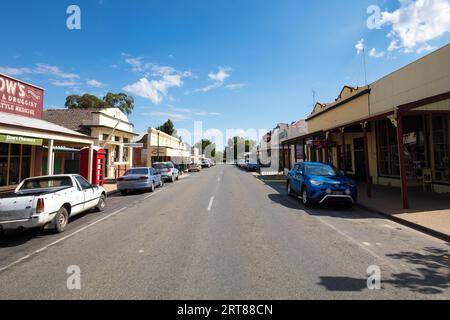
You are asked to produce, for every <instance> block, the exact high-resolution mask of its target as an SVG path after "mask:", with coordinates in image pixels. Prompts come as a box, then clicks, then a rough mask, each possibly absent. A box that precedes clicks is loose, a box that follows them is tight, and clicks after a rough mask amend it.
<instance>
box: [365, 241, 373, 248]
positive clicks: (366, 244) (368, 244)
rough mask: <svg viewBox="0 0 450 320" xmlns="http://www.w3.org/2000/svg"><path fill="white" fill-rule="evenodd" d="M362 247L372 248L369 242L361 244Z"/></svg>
mask: <svg viewBox="0 0 450 320" xmlns="http://www.w3.org/2000/svg"><path fill="white" fill-rule="evenodd" d="M363 245H365V246H367V247H370V246H372V245H371V244H370V243H369V242H363Z"/></svg>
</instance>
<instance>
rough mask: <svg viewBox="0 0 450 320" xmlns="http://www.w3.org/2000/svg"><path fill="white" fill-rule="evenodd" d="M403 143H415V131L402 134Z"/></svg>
mask: <svg viewBox="0 0 450 320" xmlns="http://www.w3.org/2000/svg"><path fill="white" fill-rule="evenodd" d="M403 144H406V145H412V144H417V133H416V132H411V133H406V134H404V135H403Z"/></svg>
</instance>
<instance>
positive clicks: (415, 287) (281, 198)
mask: <svg viewBox="0 0 450 320" xmlns="http://www.w3.org/2000/svg"><path fill="white" fill-rule="evenodd" d="M259 180H261V181H262V182H264V183H265V184H266V185H268V186H270V187H271V188H272V189H273V190H274V191H275V193H272V194H269V196H268V197H269V199H270V200H271V201H273V202H275V203H278V204H280V205H282V206H284V207H286V208H290V209H297V210H302V212H305V213H307V214H309V215H311V216H328V217H335V218H340V219H385V218H384V217H382V216H379V215H377V214H373V213H370V212H365V211H363V210H357V209H348V208H345V207H344V206H339V205H336V204H330V205H324V206H322V205H320V206H319V205H317V206H313V207H311V208H306V207H304V206H303V205H302V204H301V202H300V200H298V199H296V198H295V197H289V196H288V195H287V192H286V182H283V180H282V179H281V177H272V178H270V177H264V178H262V179H261V178H259ZM446 245H447V246H450V244H449V243H446ZM386 257H388V258H390V259H394V260H400V261H401V262H402V264H408V265H409V266H408V267H409V268H408V269H410V270H411V272H403V273H395V274H391V275H390V276H389V279H384V280H383V281H382V283H383V284H390V285H392V286H394V287H396V288H399V289H409V290H411V291H413V292H417V293H421V294H428V295H436V294H441V293H445V292H447V290H448V289H449V288H450V251H448V250H445V249H442V248H436V247H426V248H423V249H422V250H420V249H419V248H417V250H411V251H404V252H398V253H391V254H386ZM320 279H321V282H320V283H319V285H321V286H324V287H325V288H326V289H327V290H330V291H362V290H363V289H365V288H367V284H366V279H356V278H348V277H321V278H320Z"/></svg>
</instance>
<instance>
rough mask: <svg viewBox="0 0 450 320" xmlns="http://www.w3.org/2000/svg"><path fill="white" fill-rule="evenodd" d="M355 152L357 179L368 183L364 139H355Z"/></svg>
mask: <svg viewBox="0 0 450 320" xmlns="http://www.w3.org/2000/svg"><path fill="white" fill-rule="evenodd" d="M353 146H354V150H355V179H356V180H357V181H366V163H365V162H366V161H365V157H364V138H357V139H353Z"/></svg>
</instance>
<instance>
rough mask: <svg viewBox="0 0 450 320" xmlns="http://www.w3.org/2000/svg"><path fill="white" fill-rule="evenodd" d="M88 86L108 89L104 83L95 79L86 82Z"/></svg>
mask: <svg viewBox="0 0 450 320" xmlns="http://www.w3.org/2000/svg"><path fill="white" fill-rule="evenodd" d="M86 84H87V85H88V86H91V87H94V88H104V87H106V84H104V83H102V82H100V81H97V80H94V79H92V80H88V81H86Z"/></svg>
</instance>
